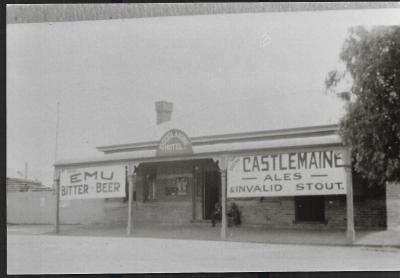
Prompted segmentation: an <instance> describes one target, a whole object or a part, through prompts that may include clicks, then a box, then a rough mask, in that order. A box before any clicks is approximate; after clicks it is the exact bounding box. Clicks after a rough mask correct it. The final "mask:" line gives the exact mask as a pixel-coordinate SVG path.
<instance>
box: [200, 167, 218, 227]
mask: <svg viewBox="0 0 400 278" xmlns="http://www.w3.org/2000/svg"><path fill="white" fill-rule="evenodd" d="M204 174H205V180H204V185H203V188H204V200H203V219H205V220H211V216H212V213H213V211H214V208H215V204H216V203H218V202H219V203H221V202H220V200H221V194H220V191H221V190H220V188H221V175H220V173H219V171H216V170H206V171H205V173H204Z"/></svg>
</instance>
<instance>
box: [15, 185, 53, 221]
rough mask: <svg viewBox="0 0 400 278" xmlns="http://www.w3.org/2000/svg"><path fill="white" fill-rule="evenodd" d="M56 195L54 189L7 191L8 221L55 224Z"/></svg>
mask: <svg viewBox="0 0 400 278" xmlns="http://www.w3.org/2000/svg"><path fill="white" fill-rule="evenodd" d="M55 197H56V196H55V195H54V193H53V191H52V190H42V191H26V192H7V223H8V224H53V223H54V219H55V212H56V210H55V208H56V206H55Z"/></svg>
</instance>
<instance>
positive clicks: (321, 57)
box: [7, 9, 400, 185]
mask: <svg viewBox="0 0 400 278" xmlns="http://www.w3.org/2000/svg"><path fill="white" fill-rule="evenodd" d="M399 22H400V9H379V10H346V11H319V12H288V13H257V14H229V15H209V16H208V15H200V16H180V17H160V18H135V19H117V20H104V21H80V22H57V23H49V22H46V23H29V24H8V25H7V176H8V177H16V176H18V175H17V171H18V170H19V171H22V172H23V171H24V164H25V162H28V165H29V166H28V167H29V170H28V177H29V178H32V179H39V180H41V181H42V182H43V183H44V184H45V185H51V184H52V179H53V167H52V164H53V163H54V161H55V159H56V160H64V159H74V158H84V157H93V156H98V155H101V153H99V151H98V150H97V149H96V146H101V145H107V144H116V143H119V142H124V143H126V142H130V139H131V138H132V139H133V138H134V137H135V136H136V135H137V134H140V131H141V130H143V129H146V128H148V127H149V126H152V125H154V124H155V117H156V115H155V110H154V102H155V101H158V100H167V101H171V102H173V103H174V111H173V118H179V117H190V115H191V114H195V113H196V111H199V110H201V109H204V107H210V106H212V105H213V104H215V103H219V104H222V105H223V104H224V103H225V102H232V101H240V100H251V99H254V100H256V99H263V101H271V103H276V104H277V105H279V100H280V94H288V93H289V94H292V93H293V94H304V96H305V97H307V92H314V93H315V92H321V94H323V91H324V79H325V77H326V74H327V73H328V72H329V71H330V70H332V69H334V68H335V67H337V66H338V62H339V59H338V55H339V52H340V49H341V47H342V44H343V41H344V39H345V36H346V34H347V30H348V28H349V27H350V26H355V25H365V26H372V25H393V24H396V25H398V24H399ZM57 102H59V103H60V113H59V129H58V146H57V152H56V151H55V150H56V143H55V142H56V122H57ZM299 109H307V107H299ZM327 109H330V108H329V107H327ZM217 116H218V115H217ZM154 140H157V138H154Z"/></svg>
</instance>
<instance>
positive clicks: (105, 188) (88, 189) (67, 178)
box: [60, 165, 126, 200]
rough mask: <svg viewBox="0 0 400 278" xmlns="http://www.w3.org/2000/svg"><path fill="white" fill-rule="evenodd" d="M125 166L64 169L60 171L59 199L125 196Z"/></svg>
mask: <svg viewBox="0 0 400 278" xmlns="http://www.w3.org/2000/svg"><path fill="white" fill-rule="evenodd" d="M125 175H126V173H125V166H123V165H121V166H102V167H90V168H80V169H68V170H67V169H66V170H64V171H62V172H61V179H60V199H61V200H68V199H94V198H120V197H125V194H126V193H125Z"/></svg>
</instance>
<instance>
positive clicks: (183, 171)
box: [133, 159, 221, 225]
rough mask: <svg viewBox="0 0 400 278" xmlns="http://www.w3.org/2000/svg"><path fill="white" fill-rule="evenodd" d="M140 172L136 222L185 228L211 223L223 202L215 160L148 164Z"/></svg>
mask: <svg viewBox="0 0 400 278" xmlns="http://www.w3.org/2000/svg"><path fill="white" fill-rule="evenodd" d="M136 170H137V171H136V190H135V194H134V195H135V196H136V198H135V201H136V202H135V204H134V209H133V219H134V220H133V221H134V222H137V223H143V224H145V223H148V224H158V223H160V224H173V225H182V224H188V223H191V222H193V221H201V220H209V219H211V215H212V212H213V210H214V207H215V204H216V203H217V202H220V198H221V197H220V195H221V193H220V191H221V190H220V187H221V180H220V173H219V171H218V165H217V164H216V163H215V162H214V161H213V160H212V159H196V160H194V159H193V160H176V161H165V162H144V163H141V164H139V165H138V167H137V169H136Z"/></svg>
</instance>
